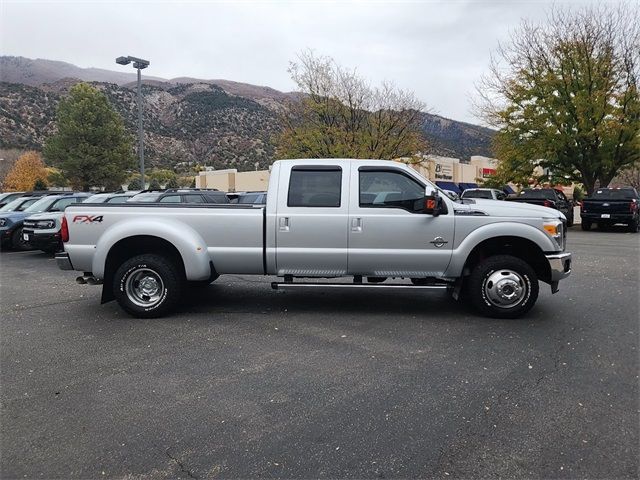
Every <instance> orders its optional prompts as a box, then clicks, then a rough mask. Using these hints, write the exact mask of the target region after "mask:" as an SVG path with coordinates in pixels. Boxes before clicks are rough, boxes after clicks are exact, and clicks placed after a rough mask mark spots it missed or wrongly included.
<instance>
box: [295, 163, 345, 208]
mask: <svg viewBox="0 0 640 480" xmlns="http://www.w3.org/2000/svg"><path fill="white" fill-rule="evenodd" d="M341 195H342V168H340V167H338V166H335V167H334V166H326V167H325V166H297V167H293V168H292V169H291V176H290V177H289V192H288V195H287V206H288V207H311V208H322V207H325V208H339V207H340V205H341Z"/></svg>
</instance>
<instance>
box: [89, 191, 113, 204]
mask: <svg viewBox="0 0 640 480" xmlns="http://www.w3.org/2000/svg"><path fill="white" fill-rule="evenodd" d="M109 195H110V194H108V193H96V194H95V195H91V196H90V197H89V198H87V199H86V200H83V203H103V202H104V201H105V200H106V199H107V198H109Z"/></svg>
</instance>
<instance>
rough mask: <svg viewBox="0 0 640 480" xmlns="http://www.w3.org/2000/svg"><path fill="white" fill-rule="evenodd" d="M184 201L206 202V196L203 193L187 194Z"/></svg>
mask: <svg viewBox="0 0 640 480" xmlns="http://www.w3.org/2000/svg"><path fill="white" fill-rule="evenodd" d="M184 201H185V202H186V203H204V198H202V195H185V196H184Z"/></svg>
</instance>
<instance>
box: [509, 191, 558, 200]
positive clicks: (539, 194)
mask: <svg viewBox="0 0 640 480" xmlns="http://www.w3.org/2000/svg"><path fill="white" fill-rule="evenodd" d="M518 196H519V197H522V198H546V199H549V200H555V196H554V194H553V190H548V189H546V190H523V191H521V192H520V195H518Z"/></svg>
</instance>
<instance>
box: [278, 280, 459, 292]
mask: <svg viewBox="0 0 640 480" xmlns="http://www.w3.org/2000/svg"><path fill="white" fill-rule="evenodd" d="M308 287H311V288H395V289H402V288H404V289H411V290H434V289H435V290H441V289H445V288H449V287H452V285H448V284H446V283H443V284H437V285H406V284H393V283H389V284H386V285H385V284H383V283H311V282H309V283H305V282H299V283H292V282H271V288H273V289H274V290H280V289H283V288H284V289H286V288H308Z"/></svg>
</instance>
